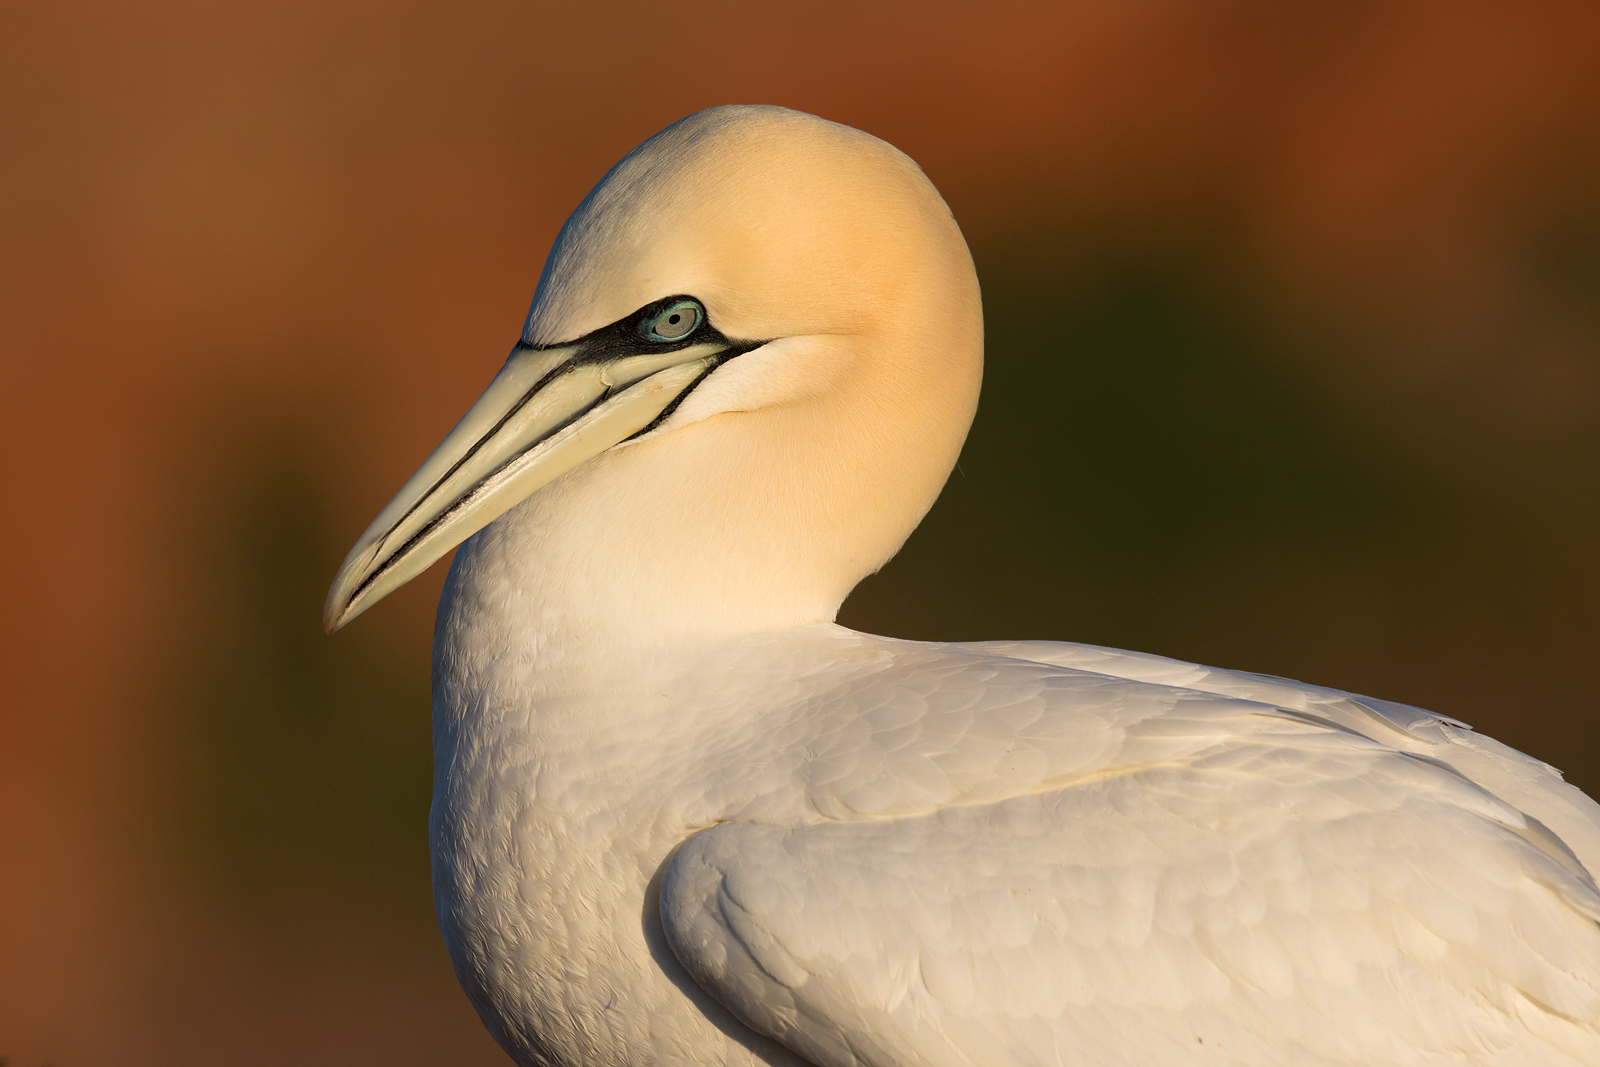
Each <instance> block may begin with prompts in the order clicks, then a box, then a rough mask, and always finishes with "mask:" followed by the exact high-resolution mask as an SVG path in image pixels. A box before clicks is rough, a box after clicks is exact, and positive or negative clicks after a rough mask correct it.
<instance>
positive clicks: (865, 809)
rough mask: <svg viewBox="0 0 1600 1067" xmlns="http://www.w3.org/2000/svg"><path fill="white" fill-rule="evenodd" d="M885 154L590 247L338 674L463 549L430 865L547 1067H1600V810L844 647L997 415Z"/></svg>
mask: <svg viewBox="0 0 1600 1067" xmlns="http://www.w3.org/2000/svg"><path fill="white" fill-rule="evenodd" d="M982 347H983V343H982V321H981V312H980V304H979V293H978V283H977V279H976V276H975V274H974V270H973V266H972V261H971V258H970V256H969V254H968V252H967V248H966V245H965V242H964V241H963V239H962V236H961V233H960V231H959V230H958V229H957V226H956V223H955V221H954V220H953V219H952V217H951V214H950V211H949V210H948V208H947V207H946V206H945V204H944V202H943V201H942V200H941V199H940V196H939V194H938V193H937V192H936V191H935V189H934V187H933V185H932V184H931V183H930V182H929V181H928V179H927V178H926V177H924V175H923V174H922V172H921V171H920V170H919V169H918V167H917V166H916V164H915V163H913V162H912V161H911V160H910V159H909V158H907V157H906V156H904V155H902V154H901V153H900V152H899V151H897V150H896V149H894V148H892V147H891V146H889V145H888V144H886V143H884V142H883V141H880V140H877V139H876V138H874V137H871V136H869V135H867V134H865V133H862V132H859V131H857V130H854V129H850V128H848V127H845V126H840V125H835V124H833V123H830V122H826V121H824V120H822V119H819V118H815V117H813V116H809V115H805V114H801V113H797V112H794V111H788V110H784V109H781V108H775V107H722V108H714V109H711V110H708V111H702V112H700V113H698V114H695V115H691V116H690V117H688V118H686V119H683V120H682V121H680V122H678V123H676V124H674V125H672V126H669V127H668V128H667V129H665V130H663V131H662V132H660V133H658V134H656V135H655V136H654V137H652V138H650V139H649V140H648V141H646V142H644V144H642V145H640V146H639V147H638V148H636V149H635V150H634V151H633V152H631V153H629V154H628V155H627V156H626V157H625V158H624V159H623V160H622V161H621V162H620V163H618V164H617V165H616V166H615V167H614V168H613V169H612V170H611V171H610V172H609V173H608V174H607V175H606V176H605V177H604V179H603V180H601V182H600V183H599V184H598V185H597V186H596V187H595V188H594V190H593V191H592V192H591V193H590V194H589V196H588V197H587V198H586V199H585V200H584V201H583V202H582V204H581V205H579V207H578V208H577V209H576V211H574V212H573V214H572V216H571V218H570V219H569V220H568V221H567V223H566V225H565V226H564V227H563V229H562V230H561V232H560V235H559V236H558V237H557V239H556V242H555V245H554V247H553V249H552V251H551V252H550V255H549V258H548V260H547V261H546V264H545V267H544V271H543V274H542V276H541V277H540V280H539V284H538V289H537V292H536V295H535V297H534V300H533V305H532V309H531V311H530V313H529V315H528V319H527V323H526V327H525V329H524V331H523V334H522V337H521V339H520V340H519V341H518V342H517V344H516V346H515V347H514V348H513V349H512V351H511V355H510V358H509V359H508V360H507V362H506V365H505V367H504V369H503V370H501V371H500V373H499V374H498V376H496V377H495V378H494V380H493V381H492V382H491V383H490V384H489V386H488V389H487V391H486V392H485V393H484V394H483V397H482V399H480V400H479V401H478V402H477V403H476V404H475V405H474V406H473V407H472V409H471V410H470V411H469V412H468V413H467V415H466V416H465V418H463V419H462V421H461V422H460V423H459V424H458V425H457V426H456V427H455V429H453V430H452V431H451V432H450V434H449V435H448V436H447V437H446V438H445V440H444V442H443V443H442V444H441V445H440V446H439V448H438V450H437V451H435V452H434V453H433V454H432V455H431V456H430V457H429V458H428V459H427V460H426V461H425V462H424V463H423V465H422V467H421V469H420V470H419V471H418V472H417V473H416V475H415V476H414V477H413V478H412V479H411V480H410V481H409V482H407V483H406V485H405V487H404V488H402V489H401V490H400V493H399V495H397V496H396V497H395V498H394V500H393V502H391V503H390V504H389V505H388V506H387V507H386V508H385V509H384V510H383V512H382V513H381V514H380V515H379V516H378V518H377V520H376V521H374V522H373V524H372V525H371V527H370V528H369V529H368V530H367V531H366V533H365V534H364V535H362V537H361V539H360V540H359V541H358V542H357V544H356V546H355V547H354V549H352V550H351V552H350V555H349V557H348V558H347V559H346V560H345V562H344V565H343V567H342V569H341V570H340V571H339V574H338V577H337V578H336V580H335V581H334V584H333V587H332V589H331V590H330V592H329V596H328V601H327V606H326V616H325V625H326V627H327V629H328V630H329V631H330V632H331V631H333V630H335V629H338V628H339V627H340V626H343V625H344V624H345V623H347V622H349V621H350V619H351V618H353V617H354V616H355V615H357V614H359V613H360V612H362V611H364V610H366V609H367V608H369V607H371V606H372V605H373V604H374V603H376V602H377V601H378V600H379V599H380V598H382V597H383V596H384V595H386V594H387V593H389V592H390V591H392V590H393V589H395V588H396V587H397V586H399V585H400V584H402V583H403V582H405V581H407V580H409V579H410V578H412V577H414V576H415V575H416V574H417V573H419V572H420V571H421V570H423V569H424V568H425V567H427V566H428V565H429V564H430V563H431V562H433V561H434V560H436V559H438V558H439V557H441V556H442V555H444V554H445V553H446V552H447V551H448V550H449V549H451V548H452V547H454V546H456V545H458V544H459V546H460V547H459V550H458V551H457V552H456V555H455V558H454V562H453V563H452V565H451V567H450V572H449V577H448V579H447V581H446V585H445V589H444V593H443V597H442V599H441V601H440V604H439V614H438V621H437V629H436V636H435V641H434V653H433V707H434V712H433V714H434V739H433V744H434V759H435V776H434V795H433V807H432V814H431V817H430V822H429V835H430V844H431V850H432V862H433V867H432V871H433V884H434V894H435V902H436V906H437V910H438V917H439V924H440V927H441V929H442V931H443V934H444V939H445V942H446V944H447V946H448V949H449V954H450V958H451V960H452V961H453V963H454V966H455V970H456V973H457V975H458V976H459V977H460V980H461V984H462V985H463V987H465V989H466V992H467V994H468V996H469V997H470V998H471V1000H472V1002H473V1004H474V1005H475V1006H476V1007H477V1010H478V1012H479V1013H480V1015H481V1016H482V1018H483V1021H484V1022H485V1023H486V1024H487V1026H488V1028H489V1029H490V1031H492V1033H493V1035H494V1037H495V1038H496V1040H498V1041H499V1042H500V1044H501V1045H502V1046H503V1047H504V1048H505V1050H506V1051H507V1052H508V1053H509V1054H510V1055H511V1057H512V1058H513V1059H514V1060H516V1062H518V1063H519V1064H523V1065H525V1067H531V1065H536V1064H537V1065H553V1064H559V1065H580V1064H582V1065H589V1064H629V1065H642V1064H689V1063H693V1064H729V1065H732V1064H754V1063H766V1064H788V1065H794V1064H802V1063H807V1062H809V1063H813V1064H818V1065H824V1067H845V1065H856V1064H864V1065H873V1067H912V1065H918V1067H957V1065H962V1067H966V1065H991V1064H994V1065H1058V1064H1059V1065H1096V1067H1112V1065H1119V1067H1179V1065H1185V1067H1187V1065H1197V1064H1231V1065H1259V1067H1284V1065H1318V1067H1327V1065H1360V1067H1383V1065H1387V1067H1413V1065H1430V1067H1443V1065H1468V1064H1471V1065H1497V1067H1511V1065H1540V1067H1543V1065H1552V1067H1553V1065H1566V1067H1585V1065H1586V1067H1593V1065H1595V1064H1600V891H1597V889H1596V885H1595V882H1594V879H1593V877H1592V876H1591V873H1590V872H1591V871H1593V870H1595V869H1597V868H1596V864H1597V863H1600V808H1597V807H1596V806H1595V804H1594V803H1593V802H1592V801H1590V800H1589V799H1588V798H1587V797H1585V796H1584V795H1583V794H1582V793H1580V792H1579V791H1578V790H1577V789H1575V788H1573V787H1571V786H1569V785H1567V784H1566V783H1564V782H1563V781H1562V779H1561V777H1560V774H1559V773H1558V772H1557V771H1555V770H1554V769H1553V768H1551V767H1549V766H1547V765H1545V764H1543V763H1541V762H1539V761H1538V760H1535V759H1532V758H1529V757H1527V756H1524V755H1522V754H1521V753H1518V752H1515V751H1513V750H1511V749H1509V748H1507V747H1505V746H1503V745H1501V744H1498V743H1496V742H1495V741H1493V740H1491V739H1489V738H1488V737H1485V736H1483V735H1481V734H1478V733H1475V732H1473V731H1472V730H1471V729H1470V728H1469V727H1467V726H1466V725H1464V724H1462V723H1460V722H1458V721H1456V720H1454V719H1449V718H1445V717H1443V716H1439V715H1433V714H1430V713H1428V712H1426V711H1422V710H1419V709H1416V708H1412V707H1407V706H1403V705H1400V704H1395V703H1390V702H1387V701H1383V700H1376V699H1371V698H1368V697H1364V696H1357V695H1353V694H1350V693H1345V692H1340V691H1338V690H1333V689H1324V688H1319V687H1316V686H1311V685H1303V684H1301V683H1299V682H1293V681H1287V680H1283V679H1277V678H1269V677H1264V676H1260V675H1254V674H1246V673H1242V672H1236V671H1227V670H1218V669H1212V668H1208V667H1202V666H1197V665H1195V664H1192V663H1183V662H1178V661H1174V660H1170V659H1164V658H1161V657H1158V656H1152V655H1143V654H1139V653H1135V652H1123V651H1117V650H1114V649H1108V648H1099V647H1094V646H1089V645H1081V644H1063V643H1052V642H1042V641H995V642H985V643H975V644H938V643H923V642H914V641H901V640H893V639H890V638H886V637H875V636H871V635H868V634H863V633H856V632H852V631H850V630H847V629H844V628H842V627H840V626H837V625H835V624H834V622H833V619H834V617H835V614H836V612H837V610H838V608H839V605H840V603H841V602H842V601H843V600H844V597H845V595H846V594H847V593H848V592H849V591H850V589H851V587H852V586H854V585H855V584H856V583H857V582H858V581H859V580H860V579H861V578H863V577H864V576H865V575H867V574H869V573H871V572H873V571H875V570H876V569H877V568H879V567H880V566H882V565H883V564H884V562H885V561H887V560H888V559H889V557H890V556H892V555H893V554H894V553H895V551H896V550H897V549H898V548H899V546H900V545H901V543H902V542H903V541H904V540H905V539H906V537H907V536H908V535H909V534H910V532H911V530H912V529H913V527H915V526H916V525H917V523H918V522H919V521H920V519H921V518H922V516H923V514H924V513H925V512H926V511H927V510H928V508H929V506H930V505H931V504H932V502H933V500H934V498H935V496H936V495H937V494H938V492H939V490H940V488H941V486H942V485H943V483H944V481H945V478H946V476H947V475H948V474H949V472H950V470H951V467H952V465H953V463H954V462H955V459H956V454H957V451H958V450H959V448H960V446H961V443H962V441H963V439H964V437H965V435H966V432H967V428H968V426H969V424H970V421H971V419H972V415H973V412H974V409H975V406H976V403H977V396H978V384H979V378H980V371H981V364H982Z"/></svg>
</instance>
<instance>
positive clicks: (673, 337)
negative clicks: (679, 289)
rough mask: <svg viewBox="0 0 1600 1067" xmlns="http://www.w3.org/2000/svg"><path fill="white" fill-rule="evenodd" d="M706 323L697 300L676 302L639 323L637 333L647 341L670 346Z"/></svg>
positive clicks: (703, 309)
mask: <svg viewBox="0 0 1600 1067" xmlns="http://www.w3.org/2000/svg"><path fill="white" fill-rule="evenodd" d="M704 321H706V309H705V308H703V307H701V306H700V302H699V301H698V300H676V301H674V302H673V303H672V304H671V305H670V306H669V307H667V308H666V309H665V310H662V311H658V312H657V313H656V314H654V315H652V316H650V317H649V318H647V319H645V320H644V321H643V322H641V323H639V333H640V334H642V335H643V336H644V338H645V340H647V341H657V342H660V343H661V344H670V343H672V342H673V341H681V340H683V339H684V338H685V337H688V336H689V335H690V334H691V333H694V331H695V330H697V329H699V328H700V324H701V323H702V322H704Z"/></svg>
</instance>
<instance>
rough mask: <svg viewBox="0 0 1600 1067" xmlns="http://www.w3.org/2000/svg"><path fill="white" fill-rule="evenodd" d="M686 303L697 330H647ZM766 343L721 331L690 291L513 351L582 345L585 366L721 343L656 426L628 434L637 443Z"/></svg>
mask: <svg viewBox="0 0 1600 1067" xmlns="http://www.w3.org/2000/svg"><path fill="white" fill-rule="evenodd" d="M685 302H691V303H693V304H694V306H695V307H696V308H697V309H698V310H699V314H700V321H699V323H698V324H696V325H695V327H694V328H693V329H691V330H690V331H689V332H688V333H686V334H684V335H683V336H682V337H677V338H673V339H671V340H656V339H655V338H653V337H651V336H649V332H648V330H647V329H646V324H648V323H650V322H652V321H653V320H654V319H656V318H657V317H658V316H660V315H661V313H662V312H664V311H666V310H667V309H668V308H671V307H672V306H673V305H675V304H682V303H685ZM766 343H767V342H765V341H734V340H730V339H729V338H727V337H726V336H724V335H723V333H722V331H721V330H718V329H717V328H716V327H715V326H713V325H712V324H711V317H710V315H708V314H707V312H706V309H705V305H704V304H703V303H701V302H700V301H699V300H698V299H696V298H695V297H692V296H689V295H687V294H685V293H679V294H677V295H675V296H665V297H662V298H661V299H660V300H656V301H653V302H651V303H649V304H646V305H645V306H644V307H642V308H640V309H639V310H638V311H635V312H634V313H633V314H631V315H626V316H624V317H622V318H620V319H618V320H617V321H616V322H613V323H611V324H610V325H609V326H602V327H600V328H599V329H598V330H595V331H594V332H592V333H588V334H585V335H584V336H582V337H580V338H578V339H577V340H576V341H562V342H560V343H558V344H552V345H530V344H525V343H523V342H521V341H518V342H517V346H516V347H515V348H514V349H512V354H513V355H515V354H516V353H518V352H527V351H543V350H545V349H550V348H576V349H577V352H576V353H575V354H574V355H573V357H572V360H571V364H577V365H581V364H585V363H607V362H610V361H611V360H614V359H621V358H622V357H624V356H642V355H647V354H650V353H654V352H677V351H680V350H682V349H685V348H689V347H691V346H693V345H719V346H721V347H722V351H721V352H718V353H717V354H716V355H714V356H712V357H711V360H710V366H708V367H706V370H705V374H702V375H700V377H699V378H697V379H695V382H694V384H693V385H691V386H689V388H687V389H685V390H684V391H683V392H681V393H679V394H678V397H677V399H675V400H674V401H673V402H672V403H670V404H668V405H667V406H666V408H665V409H664V410H663V411H662V412H661V414H660V415H657V416H656V418H655V420H654V421H653V422H651V423H650V425H648V426H646V427H645V428H644V429H642V430H640V431H639V432H638V433H636V434H634V435H633V437H630V438H628V440H630V441H631V440H633V438H634V437H641V436H643V435H644V434H647V433H649V432H650V431H651V430H654V429H655V428H656V427H657V426H660V425H661V424H662V423H663V422H665V421H666V419H667V417H668V416H670V415H671V414H672V413H673V412H674V411H676V410H677V409H678V405H679V404H681V403H683V398H684V397H686V396H688V395H689V394H690V393H692V392H694V391H695V390H696V389H698V388H699V387H700V383H701V382H703V381H705V380H706V376H707V375H709V374H710V373H711V372H712V371H714V370H716V369H717V368H718V367H720V366H722V365H723V364H724V363H726V362H728V360H730V359H734V358H736V357H738V356H742V355H744V354H745V353H746V352H752V351H754V350H755V349H757V348H760V347H761V346H762V345H764V344H766ZM571 364H566V363H564V364H562V365H561V366H560V367H557V368H555V369H554V370H552V371H551V372H550V373H549V374H548V375H546V376H545V378H543V379H541V380H540V381H539V383H538V384H537V385H535V386H534V387H533V388H532V389H530V390H528V396H530V397H531V396H532V395H533V394H534V393H537V392H538V391H539V390H540V389H542V388H544V385H545V382H546V381H548V380H549V379H550V378H552V377H554V376H555V375H557V374H560V373H561V372H562V371H563V370H565V369H566V367H567V366H569V365H571ZM610 396H611V394H610V393H609V392H607V393H606V394H605V395H604V396H601V397H600V398H599V399H597V400H596V401H595V404H602V403H604V402H605V401H606V400H607V399H608V398H609V397H610ZM525 402H526V398H525V399H524V403H525ZM521 407H522V404H517V405H516V406H515V407H514V408H512V409H511V411H509V412H507V413H506V418H507V419H509V418H511V416H512V415H515V414H516V413H517V411H518V410H519V409H520V408H521ZM588 410H589V409H588V408H585V409H584V411H579V412H575V413H574V414H573V416H572V418H573V419H577V418H578V417H580V416H581V415H583V414H584V413H585V412H586V411H588ZM495 429H499V427H498V426H496V427H495ZM492 432H493V431H491V433H492Z"/></svg>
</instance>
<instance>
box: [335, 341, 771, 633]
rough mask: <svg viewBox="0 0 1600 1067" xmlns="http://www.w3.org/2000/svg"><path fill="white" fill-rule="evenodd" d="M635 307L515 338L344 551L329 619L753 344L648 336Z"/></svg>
mask: <svg viewBox="0 0 1600 1067" xmlns="http://www.w3.org/2000/svg"><path fill="white" fill-rule="evenodd" d="M637 317H638V316H630V318H629V319H625V320H622V321H621V322H618V323H614V324H612V325H611V326H608V327H606V328H604V329H603V330H598V331H596V332H595V333H593V334H590V335H589V336H588V337H585V338H583V339H582V340H579V341H576V342H573V343H572V344H568V345H561V346H557V347H552V348H532V347H528V346H523V345H518V346H517V348H516V349H515V350H513V351H512V353H511V358H510V359H508V360H507V361H506V365H505V367H504V368H502V369H501V371H500V373H499V374H497V375H496V376H495V378H494V380H493V381H492V382H490V383H489V388H488V389H486V390H485V391H484V394H483V396H482V397H480V398H479V399H478V402H477V403H475V404H473V405H472V408H471V409H470V410H469V411H468V412H467V414H466V416H465V417H464V418H463V419H462V420H461V421H460V422H459V423H457V424H456V427H455V429H453V430H451V431H450V433H449V435H448V436H447V437H446V438H445V439H444V441H443V442H442V443H441V444H440V445H439V447H438V448H436V449H435V450H434V452H433V454H432V455H431V456H429V457H428V458H427V460H426V461H424V462H423V464H422V466H421V468H419V469H418V470H417V473H416V474H414V475H412V476H411V479H410V481H408V482H406V484H405V487H404V488H402V489H401V490H400V492H399V493H397V494H396V495H395V498H394V499H393V500H391V501H390V502H389V504H388V506H387V507H385V508H384V509H383V511H382V512H381V513H380V514H379V515H378V517H377V518H376V519H375V520H373V523H372V525H371V526H369V527H367V531H366V533H364V534H362V535H361V539H360V540H359V541H357V542H356V545H355V547H354V548H352V549H351V550H350V554H349V555H348V556H346V557H345V560H344V564H343V565H342V566H341V567H340V568H339V573H338V575H337V576H335V578H334V580H333V586H332V587H331V588H330V589H329V590H328V600H327V603H326V605H325V606H324V608H323V614H322V625H323V629H324V630H325V631H327V632H328V633H332V632H333V631H335V630H337V629H339V628H340V627H341V626H343V625H344V624H345V623H347V622H349V621H350V620H351V619H353V618H355V617H356V616H357V615H359V614H361V613H362V612H363V611H365V610H366V609H367V608H370V607H371V606H372V605H373V604H376V603H377V602H378V601H379V600H382V599H383V598H384V597H385V596H387V595H388V594H389V593H392V592H393V591H394V590H396V589H398V588H399V587H400V586H402V585H404V584H405V583H406V582H408V581H410V580H411V579H412V578H415V577H416V576H417V575H418V574H421V573H422V572H423V571H424V570H426V569H427V568H428V566H429V565H430V564H432V563H433V562H434V561H435V560H437V559H438V558H439V557H440V556H443V555H444V554H445V553H446V552H448V551H450V549H452V548H454V547H455V546H456V545H459V544H460V543H461V542H462V541H465V540H466V539H467V538H468V537H471V536H472V535H473V534H474V533H477V532H478V531H479V530H481V529H483V527H485V526H487V525H488V524H489V523H491V522H493V521H494V520H495V519H497V518H499V517H500V516H501V515H503V514H505V513H506V512H507V511H509V510H510V509H511V508H512V507H514V506H516V505H517V504H519V503H521V502H522V501H523V500H525V499H526V498H527V497H529V496H530V495H532V494H533V493H534V492H535V491H536V490H538V489H540V488H541V487H543V486H545V485H548V484H549V483H550V482H552V481H554V480H555V479H556V478H558V477H560V476H561V475H563V474H565V473H566V472H567V471H569V470H571V469H572V468H574V467H576V466H578V465H579V464H580V463H583V462H584V461H585V460H588V459H591V458H593V457H594V456H596V455H599V454H600V453H601V452H604V451H605V450H606V449H608V448H611V447H612V446H613V445H616V444H618V443H620V442H622V441H626V440H627V439H628V438H630V437H633V436H636V435H638V434H640V433H642V432H644V431H645V430H648V429H650V428H651V427H652V426H654V425H655V424H656V423H657V422H659V421H660V420H661V419H663V418H664V417H665V416H666V415H668V414H670V413H671V410H672V408H674V407H676V406H677V402H678V401H679V400H681V399H682V398H683V397H684V396H685V395H687V394H688V393H689V391H690V390H691V389H693V388H694V386H695V385H697V384H698V383H699V382H700V380H701V379H702V378H704V377H705V376H706V375H707V374H709V373H710V372H711V371H712V370H714V369H716V367H717V366H718V365H719V364H720V363H722V362H724V361H726V360H728V359H731V358H732V357H734V356H737V355H741V354H743V353H744V352H748V351H750V350H751V349H753V348H756V347H757V345H756V344H751V343H736V342H730V341H728V340H727V339H726V338H724V337H723V336H722V335H721V334H720V333H718V332H717V331H716V330H714V329H712V328H710V327H709V325H707V326H706V327H705V328H703V329H700V330H698V331H696V333H695V334H694V336H693V337H692V338H686V339H685V341H684V342H682V343H679V344H674V345H668V346H662V345H652V344H647V343H645V342H643V341H640V340H638V339H637V338H638V334H637V331H636V330H635V329H634V328H633V327H632V326H631V325H630V324H632V323H633V321H634V319H636V318H637Z"/></svg>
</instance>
